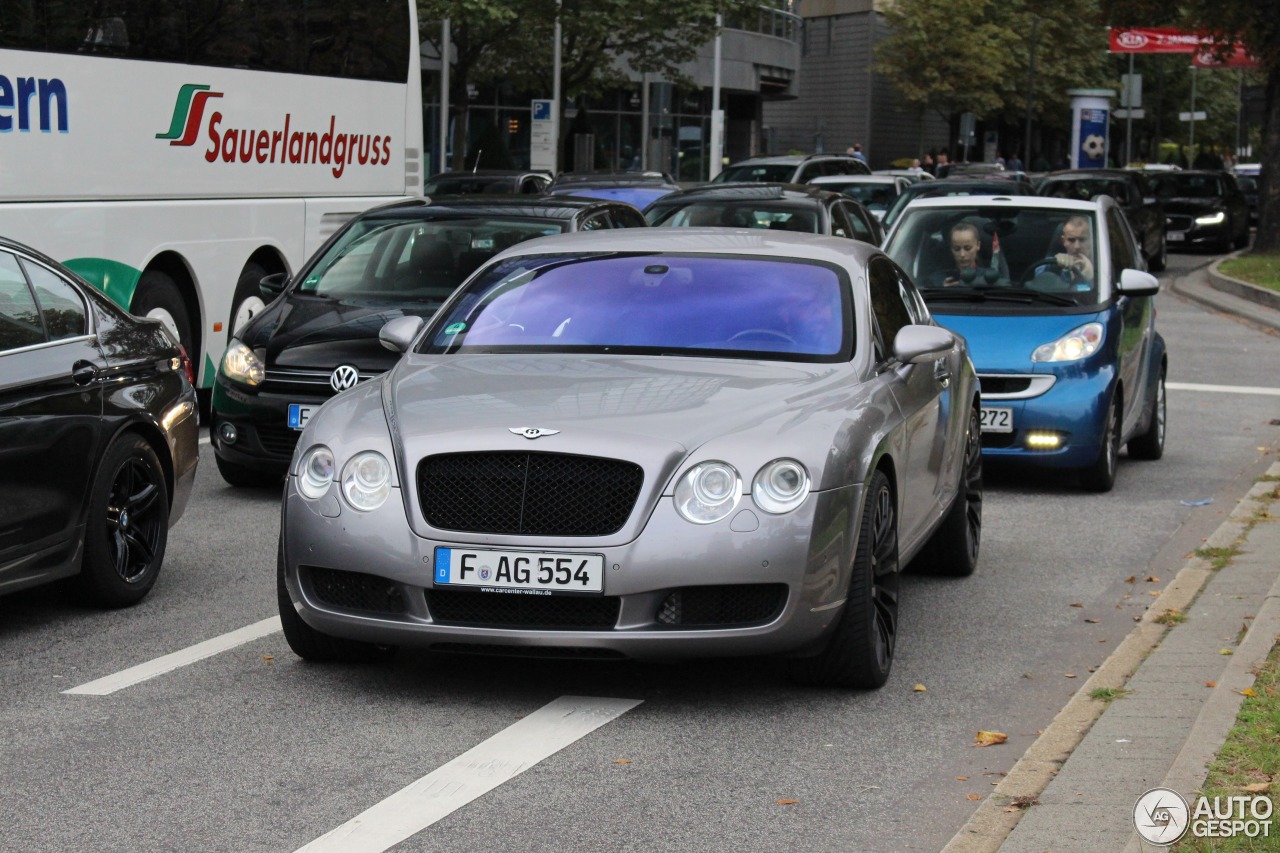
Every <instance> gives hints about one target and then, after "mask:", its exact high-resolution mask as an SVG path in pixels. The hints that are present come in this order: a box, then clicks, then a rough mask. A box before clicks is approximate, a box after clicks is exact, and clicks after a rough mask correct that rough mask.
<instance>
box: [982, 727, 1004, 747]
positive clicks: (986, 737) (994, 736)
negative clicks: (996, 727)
mask: <svg viewBox="0 0 1280 853" xmlns="http://www.w3.org/2000/svg"><path fill="white" fill-rule="evenodd" d="M1008 739H1009V736H1008V735H1007V734H1005V733H1004V732H984V731H979V732H978V735H977V738H976V740H977V746H995V745H996V744H998V743H1004V742H1005V741H1007V740H1008Z"/></svg>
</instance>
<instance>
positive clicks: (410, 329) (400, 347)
mask: <svg viewBox="0 0 1280 853" xmlns="http://www.w3.org/2000/svg"><path fill="white" fill-rule="evenodd" d="M424 322H425V321H424V320H423V319H422V318H421V317H397V318H395V319H394V320H391V321H389V322H388V323H387V324H386V325H384V326H383V327H382V328H381V329H380V330H378V341H379V343H381V344H382V345H383V346H384V347H386V348H387V349H389V350H391V351H392V352H408V351H409V347H410V346H411V345H412V344H413V339H414V338H416V337H417V336H418V331H419V330H420V329H421V328H422V324H423V323H424Z"/></svg>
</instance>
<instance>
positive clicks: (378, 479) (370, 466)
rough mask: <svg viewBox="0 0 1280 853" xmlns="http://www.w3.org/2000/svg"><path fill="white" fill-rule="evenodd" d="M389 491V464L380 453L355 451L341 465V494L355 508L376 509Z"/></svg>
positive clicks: (366, 510)
mask: <svg viewBox="0 0 1280 853" xmlns="http://www.w3.org/2000/svg"><path fill="white" fill-rule="evenodd" d="M390 493H391V465H390V463H388V462H387V459H386V457H385V456H383V455H382V454H381V453H375V452H374V451H372V450H369V451H366V452H364V453H357V454H356V455H355V456H352V457H351V459H350V460H348V461H347V464H346V465H344V466H342V494H343V496H344V497H346V499H347V503H349V504H351V506H352V507H354V508H355V509H358V510H361V511H363V512H368V511H370V510H374V509H377V508H378V507H380V506H382V504H383V503H384V502H385V501H386V499H387V495H389V494H390Z"/></svg>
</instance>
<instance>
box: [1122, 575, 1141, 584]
mask: <svg viewBox="0 0 1280 853" xmlns="http://www.w3.org/2000/svg"><path fill="white" fill-rule="evenodd" d="M1137 579H1138V578H1137V576H1136V575H1129V577H1127V578H1125V579H1124V582H1125V583H1133V582H1134V581H1136V580H1137Z"/></svg>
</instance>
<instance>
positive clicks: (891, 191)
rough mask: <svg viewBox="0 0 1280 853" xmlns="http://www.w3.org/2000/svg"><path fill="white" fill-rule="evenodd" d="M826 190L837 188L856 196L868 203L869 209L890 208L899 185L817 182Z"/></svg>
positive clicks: (852, 196) (896, 195)
mask: <svg viewBox="0 0 1280 853" xmlns="http://www.w3.org/2000/svg"><path fill="white" fill-rule="evenodd" d="M816 186H820V187H821V188H822V189H824V190H835V191H836V192H838V193H841V194H843V195H847V196H848V197H849V198H856V199H857V200H858V201H860V202H862V203H863V204H864V205H866V207H867V209H868V210H888V209H889V205H891V204H893V200H894V199H896V198H897V197H898V186H897V184H895V183H891V182H886V183H874V184H873V183H848V184H845V183H837V182H835V181H831V182H826V181H824V182H823V183H821V184H817V185H816Z"/></svg>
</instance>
